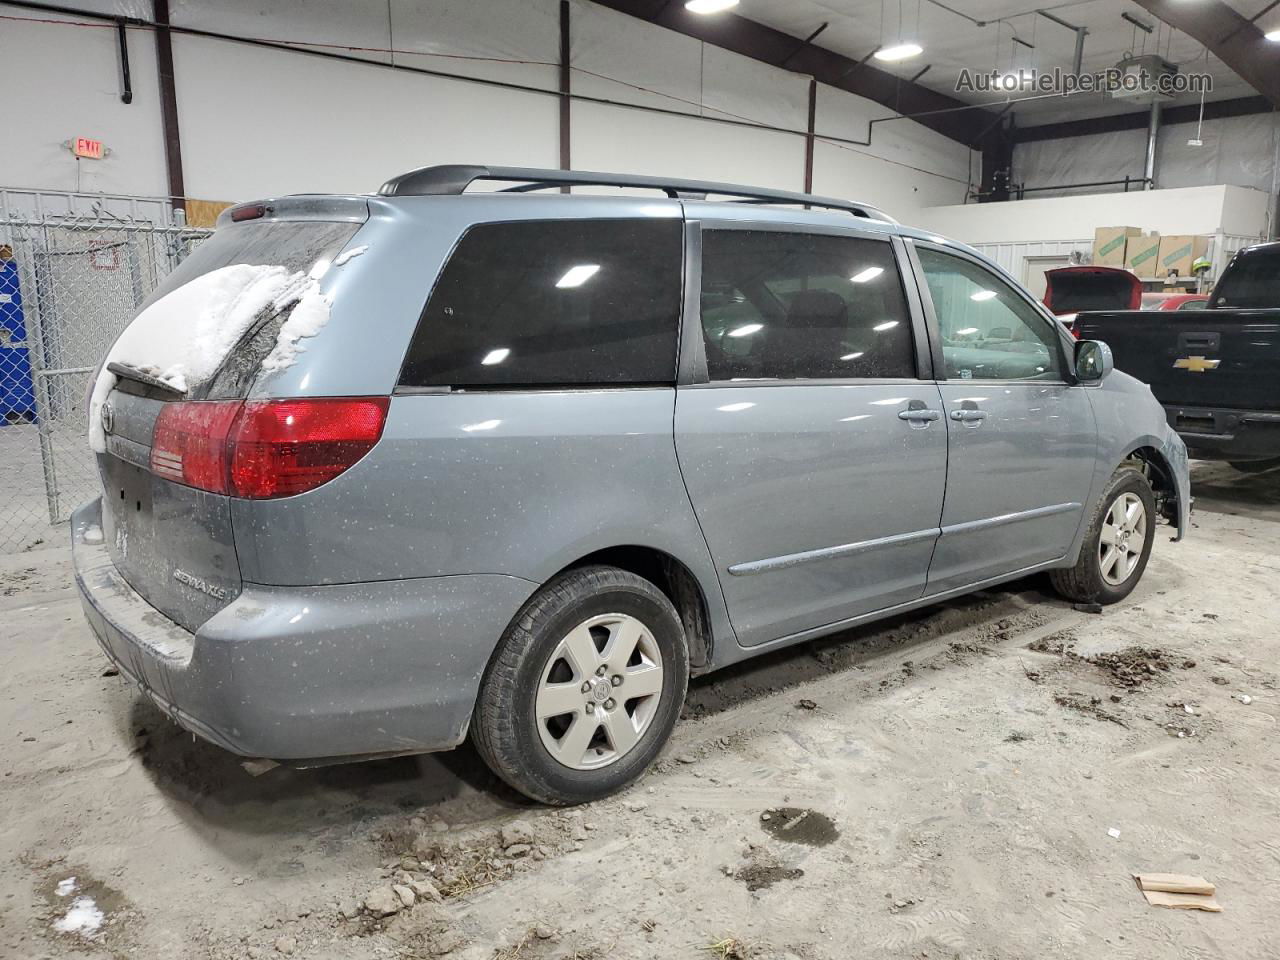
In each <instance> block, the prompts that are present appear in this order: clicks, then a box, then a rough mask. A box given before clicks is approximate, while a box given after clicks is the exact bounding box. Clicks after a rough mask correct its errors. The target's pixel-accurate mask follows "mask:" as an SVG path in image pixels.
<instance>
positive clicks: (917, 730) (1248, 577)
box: [0, 464, 1280, 960]
mask: <svg viewBox="0 0 1280 960" xmlns="http://www.w3.org/2000/svg"><path fill="white" fill-rule="evenodd" d="M1193 482H1194V490H1195V494H1196V496H1197V498H1198V500H1197V510H1196V513H1195V514H1194V517H1193V519H1194V528H1193V529H1192V531H1191V535H1190V537H1189V538H1188V539H1187V540H1186V541H1185V542H1183V543H1180V544H1174V543H1170V542H1169V541H1168V538H1167V537H1166V536H1163V535H1162V536H1160V537H1159V538H1158V541H1157V543H1156V546H1155V552H1154V554H1153V557H1152V561H1151V564H1150V566H1149V568H1148V570H1147V573H1146V576H1145V578H1144V580H1143V582H1142V583H1141V584H1140V585H1139V587H1138V589H1137V590H1136V591H1135V593H1134V594H1133V595H1132V596H1131V597H1130V598H1129V599H1128V600H1127V601H1126V602H1125V603H1123V604H1121V605H1119V606H1116V607H1112V608H1108V609H1107V610H1106V612H1105V613H1104V614H1102V615H1101V616H1098V615H1090V614H1087V613H1082V612H1077V611H1074V610H1072V609H1071V608H1070V606H1068V605H1066V604H1064V603H1062V602H1060V601H1059V600H1057V599H1055V598H1054V597H1053V596H1051V595H1050V594H1049V593H1048V592H1047V591H1046V589H1045V584H1044V583H1043V581H1042V580H1040V579H1033V580H1028V581H1023V582H1019V583H1016V584H1013V585H1011V586H1010V587H1009V588H1008V589H1003V590H995V591H988V592H986V593H983V594H980V595H977V596H974V597H971V598H967V599H965V600H962V601H958V602H955V603H950V604H946V605H941V606H938V607H934V608H930V609H929V610H926V611H923V612H922V613H921V614H919V615H918V616H914V617H910V618H903V619H899V620H895V621H891V622H888V623H885V624H880V625H877V626H874V627H869V628H865V629H860V630H857V631H852V632H849V633H846V634H843V635H841V636H838V637H835V638H831V639H829V640H825V641H822V642H819V643H814V644H810V645H806V646H802V647H799V648H796V649H792V650H788V651H784V652H782V653H778V654H774V655H771V656H769V657H766V658H763V659H761V660H758V661H754V662H752V663H749V664H745V665H743V666H742V667H740V668H736V669H734V670H731V671H728V672H726V673H724V674H723V675H721V674H717V675H715V676H712V677H708V678H705V679H702V680H700V681H697V682H695V684H694V685H693V687H692V689H691V693H690V700H689V707H688V710H687V711H686V712H687V716H686V719H685V720H684V721H683V722H682V723H681V724H680V725H679V726H678V727H677V729H676V733H675V737H674V740H673V742H672V744H671V746H670V748H669V749H668V750H667V751H666V752H665V754H664V759H663V760H662V761H661V762H660V763H659V764H658V765H657V766H656V767H655V769H654V770H653V771H651V772H650V773H649V774H648V775H647V776H646V777H645V778H644V779H643V780H642V781H641V782H640V783H639V784H638V785H637V786H635V787H634V788H633V789H632V790H630V791H629V792H627V793H625V794H623V795H621V796H619V797H616V798H613V799H610V800H608V801H605V802H602V803H599V804H594V805H591V806H589V807H586V808H583V809H581V810H578V811H572V812H564V811H550V810H544V809H541V808H536V807H530V806H528V805H526V804H525V803H524V802H523V801H521V800H520V799H519V798H518V797H515V796H513V795H512V794H511V793H510V792H509V791H506V790H504V789H502V788H501V787H500V786H499V785H497V784H495V783H494V782H493V780H492V778H491V777H489V775H488V774H487V773H486V772H485V771H484V769H483V767H482V766H481V765H480V764H479V762H478V760H477V759H476V757H475V756H474V754H473V753H471V752H470V751H469V750H466V749H464V750H460V751H456V752H454V753H452V754H446V755H439V756H434V757H426V758H416V759H403V760H395V761H386V762H379V763H370V764H363V765H355V766H346V767H334V768H328V769H323V770H313V771H292V770H285V769H276V770H273V771H271V772H269V773H267V774H265V775H263V776H260V777H257V778H254V777H250V776H249V775H248V774H247V773H245V772H244V771H243V770H242V769H241V768H240V766H239V764H238V763H237V761H236V759H235V758H233V757H231V756H229V755H227V754H225V753H222V752H221V751H219V750H217V749H216V748H213V747H211V746H208V745H206V744H204V743H202V742H199V741H196V740H194V739H193V738H192V737H191V736H190V735H188V734H184V733H182V732H181V731H180V730H178V729H177V728H175V727H173V726H172V725H170V724H169V723H168V722H167V721H166V720H165V719H164V718H163V717H161V716H159V715H158V714H157V713H156V712H155V711H154V710H153V709H152V708H151V707H150V706H148V705H147V704H145V703H143V702H142V701H141V700H139V699H138V698H137V697H136V696H135V695H134V693H133V691H132V690H130V689H129V688H127V687H126V686H124V685H123V684H122V683H121V681H120V680H118V679H116V678H107V677H104V676H102V673H103V668H104V662H103V659H102V657H101V655H100V654H99V652H98V651H97V650H96V648H95V645H94V643H93V640H92V638H91V637H90V635H89V632H88V630H87V628H86V627H85V624H84V622H83V620H82V617H81V615H80V611H79V608H78V605H77V603H76V601H75V599H74V597H73V594H72V591H71V590H70V588H69V586H68V578H69V570H68V557H67V555H66V553H65V552H64V551H62V550H50V551H43V552H39V553H31V554H25V555H18V556H11V557H5V558H0V622H3V624H4V630H3V638H4V643H3V644H2V645H0V729H3V730H4V731H5V736H7V737H8V738H9V746H8V747H7V748H6V749H5V750H4V752H3V755H2V758H0V768H2V772H3V777H2V778H0V814H2V815H0V957H6V958H7V957H14V958H18V957H21V958H38V957H69V956H76V957H146V958H153V957H154V958H168V957H182V958H192V957H195V958H203V957H208V958H240V957H264V956H265V957H275V956H283V955H293V956H298V957H307V958H323V960H336V958H338V957H344V958H346V957H352V958H372V957H384V956H386V957H392V956H395V957H427V956H435V955H442V954H447V955H449V956H455V957H465V958H468V960H479V958H493V957H495V956H501V957H504V958H513V957H521V958H531V957H532V958H544V957H545V958H550V957H566V958H568V957H580V958H582V957H620V958H642V957H644V958H648V957H690V958H692V957H712V956H728V957H733V956H746V957H762V958H763V957H798V958H802V960H818V958H833V960H834V958H842V960H843V958H848V957H875V958H925V957H928V958H941V957H946V958H952V957H961V958H973V960H977V958H984V960H986V958H991V960H1013V958H1025V957H1030V956H1036V957H1062V958H1068V957H1069V958H1080V957H1108V958H1112V957H1118V958H1128V957H1134V958H1136V957H1151V958H1156V957H1159V958H1175V957H1177V958H1181V957H1186V958H1210V957H1223V958H1227V957H1230V958H1233V960H1235V958H1240V957H1280V923H1277V922H1276V919H1277V910H1276V906H1275V905H1276V903H1277V902H1280V738H1278V737H1277V726H1276V717H1277V713H1278V712H1280V694H1278V692H1277V686H1276V685H1277V682H1280V669H1278V668H1277V666H1276V664H1277V659H1278V657H1280V632H1278V631H1277V629H1276V625H1277V623H1280V591H1278V590H1277V585H1278V584H1280V470H1274V471H1272V472H1271V473H1269V474H1263V475H1258V476H1248V475H1243V474H1239V473H1235V472H1234V471H1232V470H1231V469H1230V468H1229V467H1227V466H1225V465H1209V464H1196V465H1195V469H1194V476H1193ZM1164 529H1167V528H1162V530H1164ZM1133 646H1138V647H1142V648H1144V650H1145V651H1146V652H1145V654H1144V656H1146V657H1147V660H1148V661H1149V662H1154V663H1156V664H1160V663H1164V664H1166V665H1167V666H1169V669H1168V670H1162V669H1157V670H1156V673H1155V674H1154V675H1153V676H1152V678H1151V679H1150V680H1149V681H1146V682H1144V683H1142V684H1141V685H1140V686H1138V687H1136V688H1133V687H1131V686H1128V685H1126V684H1125V683H1123V682H1121V681H1120V680H1118V679H1117V675H1116V673H1115V672H1114V671H1109V670H1108V669H1106V665H1107V663H1108V661H1106V660H1105V659H1099V658H1098V657H1096V656H1095V655H1096V654H1100V653H1103V654H1105V653H1107V652H1112V651H1117V650H1122V649H1125V648H1129V647H1133ZM1033 647H1035V648H1038V649H1033ZM1058 651H1062V652H1058ZM1089 658H1092V660H1091V659H1089ZM1121 679H1123V674H1122V676H1121ZM1242 697H1248V698H1250V702H1249V703H1247V704H1246V703H1245V702H1243V701H1242V699H1241V698H1242ZM1095 701H1096V702H1095ZM1188 707H1189V708H1190V711H1191V712H1188ZM1180 732H1181V733H1182V734H1183V735H1182V736H1178V734H1179V733H1180ZM778 808H794V809H795V811H799V812H779V810H778ZM804 811H809V813H808V814H807V816H805V817H804V819H803V820H800V821H799V823H797V822H796V821H797V818H798V817H799V816H800V813H801V812H804ZM765 814H768V819H764V816H765ZM824 818H829V820H830V822H831V825H832V828H831V829H829V830H824V829H819V828H822V827H824V826H825V824H826V820H825V819H824ZM513 821H515V822H514V823H513ZM787 825H791V826H787ZM503 827H506V835H505V836H504V835H503V834H502V833H501V832H500V831H501V830H502V828H503ZM780 827H781V828H780ZM783 828H784V829H783ZM1109 830H1114V831H1118V833H1119V836H1112V835H1111V834H1109V833H1108V831H1109ZM775 834H776V835H775ZM798 840H807V841H809V842H808V843H802V842H797V841H798ZM513 842H514V843H516V844H518V845H517V846H515V847H511V844H512V843H513ZM526 845H527V847H528V849H527V850H526V849H523V848H524V847H525V846H526ZM504 847H510V852H509V853H508V852H504V849H503V848H504ZM401 855H404V856H407V857H410V858H411V859H408V860H404V861H403V862H402V861H401V860H400V857H401ZM402 868H408V871H407V875H401V876H400V877H399V879H402V880H404V879H413V880H417V881H418V889H419V890H420V891H423V892H425V893H427V895H428V896H429V891H428V888H427V887H426V886H425V884H424V883H423V882H422V881H423V880H429V881H430V883H431V884H432V885H433V886H434V887H435V888H436V889H438V890H441V891H443V892H444V893H445V894H448V896H446V898H445V900H444V902H443V903H439V904H437V903H434V902H422V903H418V904H417V905H415V906H414V907H412V908H411V909H409V908H406V909H404V910H402V911H400V912H399V913H398V914H397V915H395V916H394V917H388V918H386V919H383V920H380V921H377V922H374V921H371V920H370V919H369V918H368V917H367V916H365V915H359V916H355V917H353V918H352V919H345V918H344V917H343V912H344V911H348V912H351V913H355V912H356V911H355V909H354V906H355V903H357V902H358V901H359V900H360V899H362V898H363V897H365V895H366V894H368V893H369V892H370V891H372V890H376V889H377V888H379V887H381V886H383V885H385V884H387V883H389V882H390V881H392V880H395V879H397V877H396V874H397V873H399V871H400V870H401V869H402ZM1138 871H1178V872H1187V873H1195V874H1201V875H1203V876H1205V877H1207V878H1208V879H1210V880H1212V881H1214V882H1215V883H1217V885H1218V898H1219V900H1220V902H1221V903H1222V905H1223V907H1224V912H1223V913H1221V914H1209V913H1200V912H1189V911H1188V912H1183V911H1172V910H1160V909H1155V908H1152V907H1149V906H1147V905H1146V904H1145V903H1144V901H1143V899H1142V897H1141V895H1140V894H1139V893H1138V892H1137V890H1136V889H1135V888H1134V885H1133V882H1132V880H1131V879H1130V875H1131V874H1132V873H1134V872H1138ZM71 877H75V878H76V879H75V882H74V886H75V888H76V890H75V891H74V892H73V893H72V894H70V895H68V896H59V894H58V890H57V887H58V884H59V883H60V882H64V881H67V880H68V879H69V878H71ZM67 889H68V885H67V884H65V883H64V886H63V890H64V891H65V890H67ZM76 896H88V897H92V899H93V900H94V902H95V904H96V905H97V906H98V907H99V908H100V909H102V910H103V914H104V916H103V926H102V928H101V930H100V931H99V932H98V933H97V934H96V935H95V936H93V937H92V938H86V937H84V936H82V935H80V934H76V933H58V932H56V931H55V930H54V929H53V926H52V925H53V924H54V923H55V922H57V921H58V920H60V919H62V918H63V917H65V916H66V914H67V912H68V908H69V903H70V902H73V901H74V898H75V897H76Z"/></svg>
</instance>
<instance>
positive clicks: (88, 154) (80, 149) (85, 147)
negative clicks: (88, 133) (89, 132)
mask: <svg viewBox="0 0 1280 960" xmlns="http://www.w3.org/2000/svg"><path fill="white" fill-rule="evenodd" d="M104 149H105V148H104V147H103V146H102V141H101V140H90V139H89V138H88V137H76V138H75V139H74V140H72V141H71V152H72V153H74V154H75V155H76V156H77V157H84V158H85V159H86V160H101V159H102V155H103V152H104Z"/></svg>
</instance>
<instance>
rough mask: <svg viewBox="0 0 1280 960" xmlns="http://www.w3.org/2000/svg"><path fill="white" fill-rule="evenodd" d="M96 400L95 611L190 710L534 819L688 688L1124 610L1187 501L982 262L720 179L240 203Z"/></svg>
mask: <svg viewBox="0 0 1280 960" xmlns="http://www.w3.org/2000/svg"><path fill="white" fill-rule="evenodd" d="M477 180H496V181H504V182H506V183H508V184H510V185H511V186H510V188H509V189H506V190H503V191H498V192H470V193H468V192H466V188H467V187H468V186H469V185H470V184H471V183H473V182H474V181H477ZM566 184H590V185H594V186H621V187H630V188H637V189H636V190H633V191H632V195H625V196H624V195H620V194H619V195H612V196H610V195H600V194H595V195H567V196H566V195H561V194H559V193H556V192H552V191H553V190H554V188H557V187H559V186H562V185H566ZM639 188H644V189H646V190H648V192H649V195H647V196H646V195H644V194H643V193H642V192H641V191H640V190H639ZM654 191H656V192H657V194H658V196H653V195H652V194H653V192H654ZM708 196H711V197H721V198H724V199H720V200H711V199H692V198H694V197H699V198H702V197H708ZM741 201H747V202H741ZM806 207H807V208H806ZM91 407H92V409H91V412H90V421H89V422H90V440H91V443H92V444H93V447H94V449H95V450H96V451H97V460H98V467H99V471H100V474H101V480H102V495H101V497H99V498H97V499H95V500H94V501H93V502H92V503H89V504H86V505H85V506H83V507H81V508H80V510H79V511H77V513H76V514H75V518H74V522H73V537H74V541H75V563H76V575H77V580H78V583H79V587H80V592H81V596H82V598H83V601H84V609H85V613H86V615H87V617H88V619H89V622H90V624H91V625H92V627H93V629H94V632H95V633H96V634H97V637H98V639H99V641H100V643H101V645H102V648H103V650H104V651H105V652H106V654H107V656H108V657H109V658H111V660H112V661H113V662H115V664H116V665H117V666H118V667H119V669H120V671H121V673H122V674H123V675H124V676H126V677H128V678H129V679H130V680H132V681H133V682H134V683H135V684H137V685H138V686H139V687H140V688H141V689H142V690H143V691H144V692H145V693H146V694H147V695H148V696H149V697H151V698H152V699H153V700H155V701H156V702H157V703H159V704H160V706H161V707H162V708H163V709H164V710H165V711H166V712H167V713H168V714H169V715H170V716H172V717H173V718H174V719H175V720H176V721H177V722H178V723H180V724H182V725H183V726H185V727H187V728H188V729H190V730H192V731H194V732H196V733H198V734H200V735H201V736H203V737H206V738H208V739H209V740H211V741H213V742H214V743H217V744H220V745H221V746H223V747H225V748H226V749H228V750H231V751H234V752H236V753H239V754H243V755H248V756H255V757H268V758H272V759H275V760H280V761H286V762H288V761H306V760H315V759H317V758H323V759H326V760H331V759H338V758H350V759H359V758H366V757H371V756H380V755H388V754H400V753H408V752H415V751H430V750H442V749H448V748H450V747H453V746H455V745H457V744H459V743H461V742H462V740H463V739H464V738H466V737H467V736H468V735H470V736H471V738H472V739H473V741H474V742H475V744H476V746H477V748H478V749H479V751H480V753H481V754H482V755H483V756H484V758H485V759H486V760H487V761H488V763H489V764H490V765H491V766H492V768H493V769H494V771H495V772H496V773H497V774H498V775H499V776H501V777H502V778H503V779H505V780H506V781H507V782H508V783H510V784H512V785H513V786H514V787H516V788H517V789H519V790H521V791H523V792H525V793H526V794H528V795H529V796H531V797H534V798H537V799H540V800H543V801H547V802H550V803H574V802H579V801H583V800H589V799H592V798H595V797H600V796H602V795H604V794H607V793H609V792H610V791H613V790H617V789H619V788H620V787H622V786H624V785H625V784H627V783H628V782H630V781H631V780H633V779H634V778H635V777H637V776H638V775H639V774H640V773H641V772H642V771H643V770H644V769H645V767H646V766H647V765H648V764H649V763H650V761H652V760H653V758H654V757H655V756H656V755H657V754H658V752H659V751H660V750H661V749H662V746H663V743H664V742H665V740H666V739H667V737H668V735H669V734H670V732H671V729H672V727H673V725H674V724H675V722H676V718H677V716H678V715H679V713H680V709H681V704H682V702H683V699H684V695H685V687H686V684H687V682H688V680H689V677H690V675H692V674H699V673H705V672H708V671H711V670H714V669H717V668H719V667H723V666H726V665H728V664H731V663H734V662H736V661H739V660H742V659H744V658H747V657H750V656H754V655H755V654H758V653H761V652H764V651H767V650H772V649H776V648H778V647H779V646H784V645H787V644H791V643H797V642H800V641H803V640H806V639H809V638H812V637H817V636H820V635H822V634H826V633H831V632H833V631H837V630H841V629H844V628H846V627H848V626H850V625H853V624H857V623H861V622H864V621H867V620H871V619H874V618H877V617H882V616H886V615H889V614H900V613H902V612H903V611H905V610H909V609H911V608H914V607H919V606H923V605H925V604H929V603H933V602H936V601H938V600H941V599H944V598H946V597H952V596H955V595H957V594H961V593H965V592H967V591H972V590H976V589H980V588H984V587H988V586H990V585H992V584H995V583H999V582H1001V581H1006V580H1010V579H1013V578H1016V577H1021V576H1025V575H1027V574H1030V573H1033V572H1036V571H1049V575H1050V577H1051V578H1052V581H1053V583H1054V584H1055V585H1056V587H1057V588H1058V590H1059V591H1060V592H1061V593H1062V594H1063V595H1065V596H1067V597H1069V598H1071V599H1073V600H1093V601H1098V602H1102V603H1111V602H1115V601H1117V600H1120V599H1122V598H1124V597H1125V596H1126V595H1127V594H1128V593H1129V592H1130V591H1131V590H1132V589H1133V588H1134V586H1135V584H1136V583H1137V582H1138V579H1139V578H1140V577H1141V576H1142V572H1143V570H1144V568H1145V566H1146V563H1147V559H1148V557H1149V555H1150V552H1151V548H1152V544H1153V543H1154V540H1155V534H1156V525H1157V524H1158V523H1160V522H1161V520H1162V519H1167V520H1169V521H1171V522H1172V523H1174V524H1175V525H1176V526H1177V530H1178V533H1179V534H1181V532H1182V531H1183V530H1184V529H1185V528H1186V524H1187V512H1188V509H1189V506H1190V497H1189V493H1188V484H1187V463H1186V452H1185V449H1184V448H1183V445H1182V442H1181V441H1180V440H1179V439H1178V437H1177V436H1176V435H1175V434H1174V433H1173V432H1172V431H1171V430H1170V429H1169V427H1168V426H1167V424H1166V422H1165V417H1164V414H1163V411H1162V410H1161V408H1160V406H1159V405H1158V404H1157V403H1156V402H1155V400H1154V399H1153V398H1152V397H1151V394H1150V392H1149V391H1148V390H1147V388H1146V387H1144V386H1143V385H1142V384H1140V383H1138V382H1137V381H1136V380H1133V379H1131V378H1130V377H1127V376H1125V375H1124V374H1122V373H1119V372H1117V371H1114V370H1112V364H1111V359H1110V352H1109V351H1108V350H1107V348H1106V346H1105V345H1103V344H1101V343H1097V342H1081V343H1076V342H1074V341H1073V340H1072V339H1071V337H1070V335H1069V334H1067V332H1066V331H1065V330H1064V329H1063V328H1062V327H1061V326H1060V325H1059V324H1058V323H1057V322H1056V321H1055V320H1054V319H1053V318H1052V317H1051V316H1050V315H1048V314H1047V313H1046V312H1045V310H1044V309H1043V308H1042V307H1041V306H1040V305H1039V304H1037V303H1036V302H1034V300H1033V299H1032V298H1030V297H1029V296H1028V295H1027V293H1026V292H1025V291H1024V290H1023V289H1021V288H1020V287H1019V286H1018V285H1017V284H1016V283H1014V282H1013V281H1012V280H1011V279H1010V278H1009V277H1008V276H1007V275H1005V274H1004V273H1003V272H1002V271H1001V270H1000V269H999V268H997V267H996V266H994V265H993V264H991V263H990V262H989V261H987V260H985V259H984V258H982V257H981V256H979V255H978V254H977V253H975V252H973V251H972V250H970V249H968V248H966V247H964V246H962V245H959V244H955V243H951V242H948V241H945V240H942V239H940V238H938V237H936V236H932V235H929V234H925V233H922V232H919V231H915V230H911V229H908V228H905V227H901V226H899V225H897V224H896V223H894V222H893V221H892V220H891V219H890V218H889V217H887V216H886V215H885V214H883V213H881V212H880V211H879V210H877V209H875V208H873V207H870V206H866V205H865V204H860V203H854V202H847V201H843V200H833V199H829V198H822V197H813V196H802V195H797V194H789V193H780V192H776V191H768V190H759V189H754V188H750V187H739V186H732V185H728V184H713V183H701V182H694V181H671V180H659V179H653V178H647V177H632V176H620V175H618V176H615V175H609V174H585V173H577V172H573V173H570V172H565V171H545V170H526V169H513V168H485V167H433V168H427V169H423V170H417V171H414V172H412V173H408V174H405V175H404V176H401V177H397V178H396V179H394V180H392V181H390V182H389V183H387V184H386V185H385V186H384V187H383V188H382V190H381V191H380V192H379V194H378V195H376V196H359V197H355V196H353V197H331V196H300V197H286V198H283V199H279V200H267V201H263V202H260V203H252V204H244V205H241V206H239V207H236V208H234V209H233V210H231V211H229V212H228V213H226V214H224V215H223V217H222V219H221V220H220V222H219V226H218V229H217V231H216V232H215V234H214V235H213V237H212V238H211V239H210V240H208V241H206V242H205V243H204V244H203V245H202V246H200V247H199V248H198V249H197V250H196V251H195V253H193V254H192V256H191V257H190V258H188V259H187V260H186V262H185V263H183V265H182V266H181V267H179V268H178V270H176V271H175V272H174V273H173V274H172V275H171V276H170V277H169V278H168V279H167V280H166V281H165V282H164V283H163V284H162V285H161V286H160V288H159V289H157V290H156V292H155V293H154V294H153V295H152V297H151V298H150V299H149V300H148V301H147V302H146V303H144V304H143V306H142V309H141V310H140V312H139V314H138V316H137V318H136V319H135V320H134V321H133V323H132V324H131V325H130V326H129V328H128V329H127V330H126V331H125V332H124V334H123V335H122V336H121V337H120V339H119V340H118V341H117V342H116V344H115V345H114V346H113V347H112V348H111V351H110V352H109V354H108V356H107V357H106V358H105V360H104V363H103V365H102V367H101V369H100V370H99V372H98V374H97V377H96V380H95V384H94V389H93V395H92V400H91Z"/></svg>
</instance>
